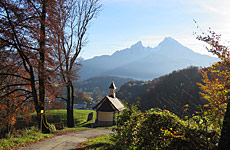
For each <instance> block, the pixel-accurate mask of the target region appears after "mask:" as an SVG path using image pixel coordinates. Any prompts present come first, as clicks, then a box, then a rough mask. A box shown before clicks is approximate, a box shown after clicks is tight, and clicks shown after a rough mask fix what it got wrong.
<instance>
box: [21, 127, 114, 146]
mask: <svg viewBox="0 0 230 150" xmlns="http://www.w3.org/2000/svg"><path fill="white" fill-rule="evenodd" d="M112 133H113V131H112V130H109V129H90V130H84V131H79V132H76V133H71V134H66V135H60V136H56V137H54V138H50V139H47V140H45V141H42V142H39V143H36V144H32V145H30V146H28V147H22V148H20V149H19V150H72V149H76V147H77V145H78V144H79V143H81V142H85V141H87V140H88V138H90V137H93V136H99V135H105V134H112Z"/></svg>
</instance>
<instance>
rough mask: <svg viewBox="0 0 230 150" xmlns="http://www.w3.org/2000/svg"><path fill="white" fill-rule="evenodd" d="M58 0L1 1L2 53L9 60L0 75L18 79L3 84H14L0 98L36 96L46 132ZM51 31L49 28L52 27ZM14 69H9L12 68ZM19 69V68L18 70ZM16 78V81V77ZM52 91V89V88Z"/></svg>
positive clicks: (39, 120)
mask: <svg viewBox="0 0 230 150" xmlns="http://www.w3.org/2000/svg"><path fill="white" fill-rule="evenodd" d="M55 6H56V1H51V0H42V1H36V0H28V1H16V0H10V1H9V0H2V1H0V12H1V16H0V26H1V30H0V43H1V47H0V48H1V53H2V56H4V57H9V59H10V61H8V63H7V64H5V65H4V69H2V70H1V72H0V75H1V77H2V79H7V78H13V79H15V80H16V81H18V80H20V82H19V83H15V82H10V83H7V84H5V85H3V86H2V87H1V90H4V89H5V88H8V87H15V89H14V88H11V89H10V90H9V91H8V92H7V93H6V94H4V95H1V98H6V97H7V96H9V95H11V94H14V93H17V92H22V93H23V94H24V95H22V96H24V100H23V101H24V102H25V101H27V100H30V99H31V98H32V99H33V103H34V106H35V110H36V112H37V116H38V125H39V127H40V128H41V127H42V129H43V132H49V129H48V128H47V127H48V124H47V122H46V121H44V120H46V117H45V115H44V117H43V121H42V126H40V124H41V113H40V112H41V110H44V105H45V97H46V96H48V95H50V96H52V94H50V93H49V94H46V93H47V92H49V91H51V90H52V89H53V88H52V85H53V84H52V83H53V80H52V76H51V75H52V74H54V73H55V72H54V70H53V67H55V64H54V61H53V56H52V55H53V51H52V49H51V48H50V47H49V46H48V45H49V44H50V43H49V42H50V39H49V38H48V37H47V35H48V29H50V26H52V24H51V23H52V19H53V18H52V17H53V16H52V14H53V10H54V9H53V8H55ZM49 32H50V31H49ZM10 69H11V70H14V72H9V70H10ZM19 70H20V71H19ZM15 80H13V81H15ZM52 93H53V92H52Z"/></svg>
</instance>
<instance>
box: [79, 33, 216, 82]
mask: <svg viewBox="0 0 230 150" xmlns="http://www.w3.org/2000/svg"><path fill="white" fill-rule="evenodd" d="M215 61H217V59H216V58H214V57H210V56H207V55H201V54H199V53H195V52H193V51H192V50H191V49H189V48H187V47H185V46H183V45H182V44H180V43H179V42H178V41H176V40H175V39H173V38H171V37H166V38H165V39H164V40H163V41H162V42H161V43H160V44H159V45H158V46H157V47H155V48H151V47H144V46H143V45H142V42H141V41H139V42H137V43H136V44H134V45H132V46H131V47H130V48H127V49H124V50H120V51H116V52H115V53H113V54H112V55H103V56H97V57H94V58H92V59H88V60H83V61H82V62H81V63H82V68H81V69H80V71H79V74H80V80H85V79H88V78H91V77H94V76H102V75H103V76H105V75H109V76H119V77H125V78H133V79H140V80H149V79H153V78H156V77H159V76H161V75H164V74H168V73H170V72H171V71H173V70H178V69H182V68H186V67H188V66H208V65H210V64H212V63H213V62H215Z"/></svg>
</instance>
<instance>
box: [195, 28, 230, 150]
mask: <svg viewBox="0 0 230 150" xmlns="http://www.w3.org/2000/svg"><path fill="white" fill-rule="evenodd" d="M197 38H198V39H199V40H201V41H204V42H206V43H207V44H208V46H207V49H208V51H209V52H211V53H213V54H214V55H216V56H217V57H218V58H219V59H220V61H219V62H217V63H215V64H213V65H212V66H211V67H210V68H206V69H207V71H209V72H211V75H210V76H208V75H207V73H205V72H204V74H203V76H204V77H205V78H204V83H205V85H204V86H201V88H202V89H203V90H204V92H205V93H204V94H203V96H204V98H206V99H208V100H209V101H210V102H211V104H212V105H214V106H217V105H220V106H221V105H226V103H227V109H226V110H225V116H224V121H223V125H222V130H221V137H220V141H219V146H218V147H219V149H221V150H222V149H223V150H225V149H229V147H230V137H229V134H230V95H229V93H230V88H229V87H230V58H229V52H230V51H229V48H228V47H227V46H224V45H223V44H222V43H221V35H218V34H216V33H215V32H213V31H210V30H209V31H208V34H206V33H203V34H202V35H200V36H198V37H197ZM219 108H223V107H219ZM225 108H226V107H225ZM217 110H218V109H217Z"/></svg>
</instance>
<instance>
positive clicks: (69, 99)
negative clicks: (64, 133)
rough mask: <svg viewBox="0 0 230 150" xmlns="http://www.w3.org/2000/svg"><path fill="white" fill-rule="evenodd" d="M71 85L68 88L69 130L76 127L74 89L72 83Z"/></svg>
mask: <svg viewBox="0 0 230 150" xmlns="http://www.w3.org/2000/svg"><path fill="white" fill-rule="evenodd" d="M68 83H69V84H68V85H67V86H66V89H67V93H66V94H67V126H68V127H69V128H73V127H74V118H73V105H72V96H71V95H72V94H71V92H72V88H71V84H70V81H69V82H68Z"/></svg>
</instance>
